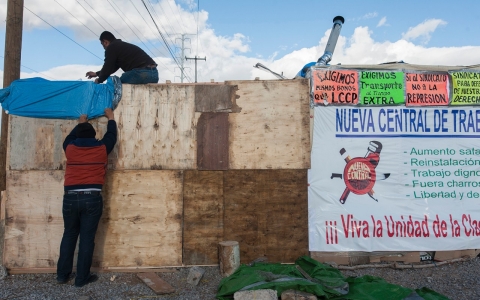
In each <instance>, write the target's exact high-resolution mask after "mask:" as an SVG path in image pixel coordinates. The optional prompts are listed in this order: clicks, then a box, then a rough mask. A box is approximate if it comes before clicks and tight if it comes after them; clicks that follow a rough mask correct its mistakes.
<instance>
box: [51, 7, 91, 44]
mask: <svg viewBox="0 0 480 300" xmlns="http://www.w3.org/2000/svg"><path fill="white" fill-rule="evenodd" d="M54 1H55V2H57V4H58V5H60V6H61V7H62V8H63V9H64V10H65V11H66V12H68V13H69V14H70V15H71V16H72V17H74V18H75V19H76V20H77V21H78V22H80V24H82V25H83V26H84V27H85V28H87V29H88V30H90V32H91V33H93V35H95V36H97V34H96V33H95V32H93V30H91V29H90V27H88V26H87V25H85V24H83V22H82V21H80V20H79V19H78V18H77V17H75V16H74V15H73V14H72V13H71V12H70V11H68V9H66V8H65V7H64V6H63V5H61V4H60V2H58V1H57V0H54Z"/></svg>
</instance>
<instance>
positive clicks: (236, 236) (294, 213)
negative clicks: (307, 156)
mask: <svg viewBox="0 0 480 300" xmlns="http://www.w3.org/2000/svg"><path fill="white" fill-rule="evenodd" d="M224 199H225V209H224V210H225V215H224V237H223V238H224V240H232V241H237V242H239V244H240V259H241V261H242V263H249V262H251V261H252V260H254V259H256V258H259V257H263V256H266V257H267V258H268V261H270V262H283V263H288V262H294V261H295V260H296V259H297V258H298V257H299V256H302V255H308V193H307V170H235V171H234V170H230V171H225V176H224Z"/></svg>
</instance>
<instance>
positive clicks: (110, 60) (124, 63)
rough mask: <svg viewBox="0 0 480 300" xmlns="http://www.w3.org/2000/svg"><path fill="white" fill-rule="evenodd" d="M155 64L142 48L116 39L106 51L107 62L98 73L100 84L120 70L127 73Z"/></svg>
mask: <svg viewBox="0 0 480 300" xmlns="http://www.w3.org/2000/svg"><path fill="white" fill-rule="evenodd" d="M154 64H156V63H155V61H154V60H153V59H152V58H151V57H150V56H148V54H147V53H145V51H143V50H142V49H141V48H140V47H138V46H135V45H132V44H129V43H126V42H123V41H122V40H120V39H116V40H114V41H112V42H110V45H108V47H107V49H105V62H104V64H103V67H102V69H101V70H100V71H98V72H97V76H98V83H102V82H104V81H105V80H106V79H107V78H108V76H110V75H112V74H113V73H115V72H116V71H117V70H118V69H119V68H121V69H122V70H123V71H124V72H127V71H131V70H133V69H136V68H143V67H146V66H149V65H154Z"/></svg>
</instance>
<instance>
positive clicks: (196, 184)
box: [183, 171, 223, 265]
mask: <svg viewBox="0 0 480 300" xmlns="http://www.w3.org/2000/svg"><path fill="white" fill-rule="evenodd" d="M183 201H184V225H183V226H184V233H183V256H184V257H183V263H184V264H185V265H211V264H218V250H217V247H218V243H219V242H221V241H222V240H223V172H222V171H185V174H184V195H183Z"/></svg>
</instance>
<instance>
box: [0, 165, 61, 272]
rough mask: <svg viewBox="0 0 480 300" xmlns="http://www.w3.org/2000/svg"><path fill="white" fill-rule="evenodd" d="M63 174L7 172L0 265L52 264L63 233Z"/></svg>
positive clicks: (15, 266) (32, 266)
mask: <svg viewBox="0 0 480 300" xmlns="http://www.w3.org/2000/svg"><path fill="white" fill-rule="evenodd" d="M62 197H63V171H7V199H6V220H5V221H6V222H5V249H4V265H5V267H7V268H47V267H53V266H55V265H56V263H57V260H58V253H59V248H60V241H61V238H62V234H63V217H62Z"/></svg>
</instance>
